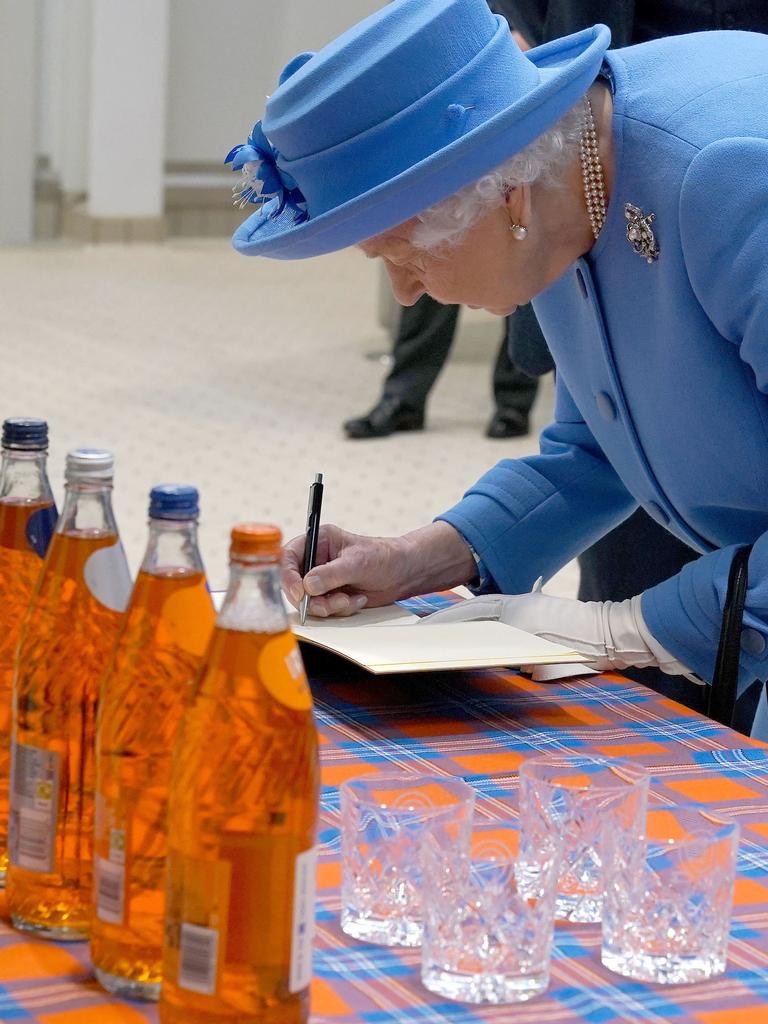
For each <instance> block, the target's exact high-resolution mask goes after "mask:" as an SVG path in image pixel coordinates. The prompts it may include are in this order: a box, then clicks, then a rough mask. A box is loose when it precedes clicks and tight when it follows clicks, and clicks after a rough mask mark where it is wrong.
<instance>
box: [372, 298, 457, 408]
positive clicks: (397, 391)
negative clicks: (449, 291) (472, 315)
mask: <svg viewBox="0 0 768 1024" xmlns="http://www.w3.org/2000/svg"><path fill="white" fill-rule="evenodd" d="M458 316H459V307H458V306H443V305H441V303H439V302H435V300H434V299H432V298H430V297H429V295H423V296H422V297H421V298H420V299H419V301H418V302H417V303H416V304H415V305H413V306H404V307H403V312H402V315H401V317H400V326H399V329H398V332H397V337H396V338H395V345H394V348H393V350H392V355H393V357H394V364H393V366H392V369H391V370H390V372H389V374H388V375H387V379H386V380H385V381H384V397H385V398H398V399H400V401H401V402H403V403H404V404H405V405H407V406H408V407H409V408H411V409H422V408H423V407H424V404H425V403H426V400H427V395H428V394H429V392H430V389H431V387H432V385H433V384H434V383H435V381H436V380H437V377H438V375H439V373H440V371H441V370H442V368H443V365H444V363H445V360H446V359H447V358H448V353H449V352H450V350H451V345H452V343H453V336H454V333H455V331H456V321H457V319H458Z"/></svg>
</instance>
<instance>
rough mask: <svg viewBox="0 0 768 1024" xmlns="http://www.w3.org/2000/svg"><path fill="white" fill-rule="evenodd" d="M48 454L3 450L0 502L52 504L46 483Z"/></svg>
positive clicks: (0, 469)
mask: <svg viewBox="0 0 768 1024" xmlns="http://www.w3.org/2000/svg"><path fill="white" fill-rule="evenodd" d="M47 461H48V452H23V451H16V450H14V449H12V448H3V450H2V460H1V461H0V501H3V500H6V499H7V500H9V501H26V502H41V503H48V502H50V503H51V504H53V491H52V490H51V485H50V483H49V482H48V473H47V471H46V464H47Z"/></svg>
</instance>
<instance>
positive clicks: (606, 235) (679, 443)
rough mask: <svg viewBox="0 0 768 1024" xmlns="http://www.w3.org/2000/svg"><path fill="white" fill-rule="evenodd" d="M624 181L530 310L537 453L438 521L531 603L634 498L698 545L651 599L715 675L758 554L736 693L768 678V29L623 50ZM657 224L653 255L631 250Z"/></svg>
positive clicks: (619, 160)
mask: <svg viewBox="0 0 768 1024" xmlns="http://www.w3.org/2000/svg"><path fill="white" fill-rule="evenodd" d="M606 73H607V76H608V78H609V81H610V82H611V84H612V88H613V92H614V100H613V101H614V122H613V124H614V153H615V161H616V164H615V175H614V181H613V191H612V195H611V201H610V206H609V210H608V217H607V221H606V223H605V226H604V228H603V230H602V232H601V234H600V237H599V239H598V241H597V242H596V244H595V246H594V248H593V249H592V250H591V252H590V253H589V254H588V256H586V257H585V258H583V259H579V260H578V261H577V262H576V263H575V264H574V265H573V266H571V267H570V268H569V269H568V270H567V271H566V273H565V274H563V276H562V277H561V278H560V279H559V280H558V281H556V282H555V283H554V284H553V285H552V286H551V287H550V288H549V289H547V291H545V292H544V293H542V294H541V295H540V296H539V297H538V298H537V299H535V300H534V308H535V310H536V314H537V316H538V318H539V321H540V323H541V326H542V328H543V331H544V334H545V337H546V339H547V343H548V344H549V346H550V349H551V351H552V354H553V356H554V358H555V362H556V364H557V398H556V407H555V422H554V423H553V424H552V425H551V426H549V427H548V428H547V429H546V430H545V431H544V432H543V434H542V437H541V453H540V454H539V455H535V456H531V457H530V458H524V459H519V460H515V461H513V460H506V461H504V462H500V463H499V464H498V465H497V466H496V467H495V468H494V469H492V470H490V472H488V473H486V474H485V476H483V477H482V478H481V479H480V480H479V481H478V482H477V483H476V484H475V485H474V486H473V487H472V488H471V489H470V491H469V492H468V493H467V494H466V495H465V497H464V498H463V500H462V501H461V502H459V504H458V505H456V506H454V508H452V509H451V510H450V511H449V512H447V513H445V514H444V516H441V517H440V518H443V519H445V520H447V521H448V522H449V523H452V524H453V525H454V526H455V527H456V528H457V529H458V530H459V531H460V532H461V533H462V534H463V535H464V536H465V537H466V538H467V540H468V541H469V542H470V543H471V544H472V546H473V547H474V548H475V550H476V551H477V552H478V554H479V555H480V557H481V559H482V561H483V564H484V566H485V568H486V569H487V571H488V573H489V574H490V577H491V578H492V579H491V583H490V588H491V589H493V587H494V585H495V588H496V589H498V590H500V591H502V592H505V593H521V592H524V591H526V590H529V589H530V587H531V584H532V583H533V581H534V580H535V579H536V577H537V576H539V575H542V574H543V575H544V576H545V577H548V576H550V575H552V574H553V573H554V572H556V571H557V570H558V569H559V568H560V567H561V566H562V565H564V564H565V563H566V562H567V561H569V560H570V559H571V558H573V557H574V556H575V555H577V554H579V553H580V552H581V551H583V550H584V549H585V548H586V547H588V546H589V545H590V544H591V543H592V542H593V541H595V540H596V539H598V538H599V537H600V536H602V535H603V534H605V533H606V532H607V531H608V530H609V529H611V528H612V527H613V526H615V525H616V524H617V523H619V522H621V521H622V520H623V519H624V518H626V516H628V515H629V514H630V513H631V512H632V511H633V510H634V509H635V508H636V506H637V505H638V504H640V505H642V506H643V508H645V509H646V511H647V512H649V513H650V515H651V516H653V518H654V519H656V520H657V521H658V522H660V523H663V524H664V525H665V526H667V527H668V529H670V530H671V531H672V532H673V533H675V534H676V535H677V536H678V537H680V538H682V539H683V540H684V541H686V542H687V543H688V544H689V545H690V546H692V547H693V548H695V549H696V550H697V551H699V552H701V557H700V558H698V559H696V560H695V561H693V562H691V563H690V565H687V566H686V567H685V568H684V569H683V570H682V571H681V572H680V573H679V574H678V575H677V576H674V577H673V578H672V579H669V580H667V581H665V582H663V583H661V584H659V585H658V586H656V587H653V588H652V589H650V590H648V591H646V592H645V594H644V595H643V603H642V607H643V614H644V616H645V619H646V622H647V624H648V626H649V628H650V630H651V631H652V633H653V634H654V636H656V637H657V639H658V640H659V641H660V642H661V643H662V644H663V645H664V647H666V648H667V649H668V650H669V651H671V652H672V653H673V654H674V655H675V656H676V657H677V658H679V659H680V660H681V661H682V662H684V663H685V664H687V665H688V666H689V667H690V668H692V669H693V670H694V671H695V672H696V673H697V674H698V675H700V676H701V677H702V678H704V679H709V680H711V678H712V675H713V671H714V663H715V655H716V651H717V645H718V639H719V632H720V624H721V613H722V607H723V601H724V595H725V591H726V589H727V582H728V570H729V566H730V562H731V558H732V556H733V552H734V547H735V546H736V545H741V544H746V543H748V542H754V544H755V547H754V551H753V554H752V557H751V560H750V564H749V589H748V594H747V604H746V611H745V627H746V628H745V632H744V637H743V641H742V658H741V675H740V684H741V687H742V688H743V687H744V686H745V685H747V684H748V683H749V682H751V681H752V680H753V679H765V678H766V677H768V397H767V395H768V36H765V35H758V34H752V33H745V32H705V33H697V34H694V35H688V36H677V37H674V38H668V39H660V40H656V41H653V42H649V43H643V44H641V45H639V46H632V47H628V48H626V49H621V50H614V51H610V52H609V53H608V54H607V56H606ZM627 202H629V203H632V204H633V205H635V206H638V207H641V208H642V210H643V211H644V212H645V213H650V212H653V213H655V214H656V220H655V222H654V223H653V230H654V233H655V235H656V239H657V242H658V245H659V249H660V255H659V258H658V260H656V261H655V262H653V263H650V264H649V263H647V262H646V261H645V260H644V259H643V258H642V257H640V256H638V255H637V254H636V253H635V252H633V250H632V248H631V246H630V244H629V243H628V241H627V238H626V228H627V222H626V220H625V215H624V204H625V203H627Z"/></svg>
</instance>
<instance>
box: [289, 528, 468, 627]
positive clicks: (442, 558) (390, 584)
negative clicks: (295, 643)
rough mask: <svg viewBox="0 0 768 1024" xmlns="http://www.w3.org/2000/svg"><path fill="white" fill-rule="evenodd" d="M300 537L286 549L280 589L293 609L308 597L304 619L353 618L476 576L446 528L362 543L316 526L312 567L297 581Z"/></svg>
mask: <svg viewBox="0 0 768 1024" xmlns="http://www.w3.org/2000/svg"><path fill="white" fill-rule="evenodd" d="M304 543H305V537H304V536H300V537H294V538H293V540H291V541H289V543H288V544H287V545H286V547H285V553H284V560H283V589H284V590H285V592H286V594H287V595H288V598H289V600H290V601H291V602H292V603H293V604H294V605H296V606H297V607H298V605H299V603H300V602H301V599H302V597H303V596H304V594H305V592H306V593H307V594H309V595H310V597H311V600H310V602H309V614H310V615H319V616H322V617H327V616H330V615H353V614H354V613H355V612H358V611H360V609H361V608H363V607H365V606H366V605H367V606H368V607H370V608H376V607H379V606H381V605H386V604H392V602H393V601H398V600H400V599H401V598H404V597H413V596H414V594H425V593H429V592H430V591H433V590H443V589H446V588H448V587H455V586H457V585H458V584H459V583H468V582H469V581H470V580H472V579H473V577H474V576H475V574H476V566H475V560H474V558H473V557H472V552H471V551H470V549H469V547H468V545H467V543H466V541H465V540H464V539H463V538H462V536H461V534H459V533H458V532H457V531H456V530H454V528H453V527H452V526H449V525H448V523H443V522H438V523H431V524H430V525H429V526H425V527H422V528H421V529H420V530H414V531H413V532H412V533H407V534H404V535H403V536H402V537H364V536H361V535H359V534H356V533H347V531H346V530H342V529H341V528H340V527H338V526H332V525H328V526H321V527H320V535H319V538H318V544H317V565H316V566H315V568H314V569H312V570H310V572H308V573H307V575H306V578H305V579H302V570H303V567H304Z"/></svg>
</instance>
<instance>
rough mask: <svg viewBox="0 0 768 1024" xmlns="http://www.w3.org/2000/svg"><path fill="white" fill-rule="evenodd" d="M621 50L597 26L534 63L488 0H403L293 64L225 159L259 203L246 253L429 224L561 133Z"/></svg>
mask: <svg viewBox="0 0 768 1024" xmlns="http://www.w3.org/2000/svg"><path fill="white" fill-rule="evenodd" d="M610 38H611V36H610V32H609V30H608V29H607V28H606V27H605V26H604V25H595V26H594V28H589V29H585V30H584V31H582V32H577V33H575V34H574V35H571V36H566V37H565V38H564V39H558V40H555V41H554V42H551V43H546V44H545V45H544V46H539V47H537V48H536V49H534V50H529V51H528V52H527V53H525V54H524V53H523V52H522V51H521V50H520V49H519V47H518V46H517V44H516V43H515V42H514V40H513V39H512V35H511V33H510V31H509V26H508V25H507V22H506V21H505V20H504V19H503V18H501V17H500V16H498V15H494V14H492V13H491V11H490V10H489V8H488V6H487V4H486V2H485V0H394V2H393V3H391V4H389V5H388V6H386V7H384V8H383V9H382V10H380V11H378V12H377V13H376V14H373V15H372V16H371V17H369V18H366V19H365V20H364V21H361V22H360V23H359V24H358V25H355V26H354V27H353V28H351V29H349V31H347V32H345V33H344V34H343V35H341V36H339V38H338V39H336V40H335V41H334V42H332V43H330V44H329V45H328V46H326V47H325V48H324V49H322V50H320V52H319V53H316V54H311V53H305V54H300V55H299V56H298V57H295V58H294V59H293V60H292V61H291V62H290V64H288V66H287V67H286V68H285V70H284V71H283V73H282V75H281V76H280V85H279V87H278V88H277V89H276V90H275V92H274V93H272V95H271V96H270V98H269V100H268V101H267V109H266V114H265V116H264V120H263V122H259V123H257V124H256V126H255V127H254V130H253V133H252V134H251V136H250V138H249V139H248V142H247V143H246V144H245V145H243V146H236V147H235V149H233V150H232V152H231V153H230V154H229V156H228V157H227V161H228V162H230V161H231V162H232V165H233V169H234V170H241V169H243V170H244V173H245V181H244V183H243V185H242V186H241V189H240V192H239V195H240V197H241V199H242V201H243V202H246V201H252V202H258V203H259V204H260V205H259V209H258V210H257V211H256V212H255V213H253V214H252V215H251V216H250V217H249V218H248V220H246V221H245V223H244V224H242V225H241V226H240V227H239V228H238V229H237V231H236V232H235V234H234V236H233V239H232V242H233V245H234V247H235V248H236V249H237V250H238V251H239V252H242V253H245V254H246V255H248V256H271V257H273V258H276V259H302V258H304V257H306V256H319V255H321V254H322V253H327V252H333V251H334V250H336V249H343V248H346V246H348V245H354V244H356V243H357V242H362V241H364V240H365V239H367V238H372V237H373V236H374V235H377V234H379V233H380V232H382V231H386V230H387V229H389V228H392V227H394V226H395V225H397V224H401V223H403V221H406V220H408V219H409V218H410V217H413V216H414V215H415V214H417V213H421V212H422V211H423V210H425V209H427V207H429V206H432V205H433V204H434V203H437V202H439V201H440V200H442V199H445V198H447V197H448V196H450V195H452V194H453V193H454V192H457V191H458V190H459V189H461V188H463V187H464V186H465V185H468V184H470V183H471V182H473V181H476V180H477V179H478V178H480V177H482V175H483V174H487V173H488V172H489V171H491V170H493V168H494V167H498V166H499V164H501V163H503V162H504V161H505V160H506V159H508V158H509V157H511V156H513V155H514V154H515V153H517V152H519V151H520V150H521V149H523V148H524V147H525V146H527V145H528V143H530V142H532V141H533V140H534V139H535V138H536V137H537V136H539V135H541V133H542V132H544V131H546V130H547V129H548V128H551V127H552V125H554V124H555V122H556V121H558V120H559V119H560V117H562V116H563V114H565V113H566V111H568V110H569V109H570V108H571V107H572V106H573V105H574V104H575V103H576V102H577V100H578V99H579V98H580V97H581V96H583V95H584V94H585V93H586V92H587V90H588V89H589V87H590V85H591V84H592V82H593V81H594V80H595V78H596V77H597V74H598V71H599V70H600V65H601V63H602V59H603V54H604V53H605V51H606V49H607V48H608V44H609V42H610Z"/></svg>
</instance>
